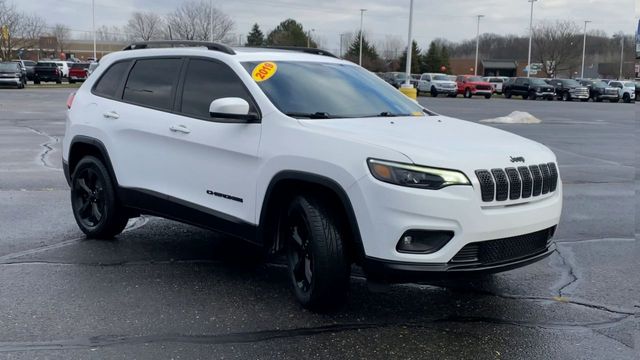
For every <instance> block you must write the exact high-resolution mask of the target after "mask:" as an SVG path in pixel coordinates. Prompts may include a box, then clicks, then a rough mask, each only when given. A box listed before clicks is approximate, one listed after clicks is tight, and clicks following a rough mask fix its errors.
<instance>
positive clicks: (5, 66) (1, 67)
mask: <svg viewBox="0 0 640 360" xmlns="http://www.w3.org/2000/svg"><path fill="white" fill-rule="evenodd" d="M0 71H7V72H9V71H14V72H18V71H20V68H19V67H18V64H16V63H0Z"/></svg>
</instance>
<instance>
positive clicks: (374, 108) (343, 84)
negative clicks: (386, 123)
mask: <svg viewBox="0 0 640 360" xmlns="http://www.w3.org/2000/svg"><path fill="white" fill-rule="evenodd" d="M264 64H272V63H260V62H245V63H243V64H242V65H243V66H244V68H245V69H246V70H247V72H249V73H250V74H253V73H254V72H255V71H256V69H257V68H258V67H259V66H264ZM273 64H275V65H276V66H277V67H276V68H275V70H274V71H273V72H272V74H271V75H270V76H269V77H267V78H266V79H265V80H262V81H257V84H258V86H260V88H261V89H262V91H263V92H264V93H265V94H266V95H267V97H268V98H269V100H271V102H272V103H273V105H275V106H276V107H277V108H278V110H280V111H281V112H282V113H284V114H287V115H289V116H292V117H296V118H314V119H315V118H352V117H376V116H410V115H424V109H423V108H422V107H421V106H420V105H418V104H417V103H415V102H414V101H412V100H410V99H409V98H408V97H406V96H405V95H403V94H402V93H400V92H399V91H398V90H396V89H394V88H393V87H391V86H390V85H388V84H387V83H386V82H385V81H383V80H381V79H380V78H379V77H377V76H375V74H372V73H370V72H368V71H366V70H364V69H362V68H360V67H357V66H353V65H347V64H335V63H318V62H294V61H291V62H287V61H283V62H277V63H273ZM258 74H259V72H258ZM254 79H256V77H254Z"/></svg>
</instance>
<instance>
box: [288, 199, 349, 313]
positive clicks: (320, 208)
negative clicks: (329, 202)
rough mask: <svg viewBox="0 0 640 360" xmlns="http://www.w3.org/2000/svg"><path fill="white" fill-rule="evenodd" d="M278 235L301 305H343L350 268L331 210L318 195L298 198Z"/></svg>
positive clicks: (317, 307)
mask: <svg viewBox="0 0 640 360" xmlns="http://www.w3.org/2000/svg"><path fill="white" fill-rule="evenodd" d="M279 236H280V237H281V239H283V241H284V243H285V244H286V245H285V246H286V249H287V265H288V273H289V278H290V280H291V285H292V286H293V292H294V294H295V296H296V298H297V300H298V301H299V302H300V304H302V306H303V307H305V308H307V309H310V310H313V311H326V310H331V309H334V308H336V307H338V306H340V305H342V304H343V303H344V301H345V299H346V296H347V293H348V290H349V277H350V270H351V268H350V263H349V261H348V258H347V255H346V249H345V248H344V245H343V236H342V233H341V231H340V230H339V228H338V226H337V221H336V219H334V218H333V216H332V213H331V212H330V211H329V209H328V208H327V207H325V206H324V205H323V204H322V203H321V202H320V201H319V200H318V199H316V198H315V197H311V196H306V195H303V196H297V197H295V198H294V199H293V200H292V201H291V203H290V205H289V208H288V209H287V211H286V212H285V215H284V217H283V219H281V226H280V234H279Z"/></svg>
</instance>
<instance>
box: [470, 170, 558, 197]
mask: <svg viewBox="0 0 640 360" xmlns="http://www.w3.org/2000/svg"><path fill="white" fill-rule="evenodd" d="M476 176H477V177H478V181H479V183H480V192H481V197H482V201H483V202H492V201H505V200H507V199H508V200H518V199H528V198H531V197H535V196H540V195H544V194H548V193H551V192H554V191H556V189H557V188H558V168H557V166H556V164H555V163H546V164H539V165H530V166H528V167H527V166H520V167H518V168H513V167H511V168H506V169H491V170H486V169H480V170H476Z"/></svg>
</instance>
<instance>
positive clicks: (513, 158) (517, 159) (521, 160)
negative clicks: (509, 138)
mask: <svg viewBox="0 0 640 360" xmlns="http://www.w3.org/2000/svg"><path fill="white" fill-rule="evenodd" d="M510 158H511V162H512V163H515V162H521V163H523V162H524V158H523V157H522V156H517V157H516V156H510Z"/></svg>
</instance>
